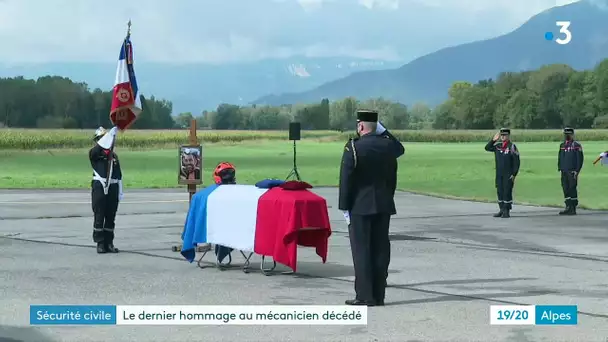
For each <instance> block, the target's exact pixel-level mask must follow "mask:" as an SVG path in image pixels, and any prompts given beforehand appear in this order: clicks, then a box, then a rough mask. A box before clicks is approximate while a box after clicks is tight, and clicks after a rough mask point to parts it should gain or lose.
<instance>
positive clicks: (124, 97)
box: [116, 88, 131, 102]
mask: <svg viewBox="0 0 608 342" xmlns="http://www.w3.org/2000/svg"><path fill="white" fill-rule="evenodd" d="M116 98H117V99H118V101H120V102H129V100H130V99H131V94H130V93H129V91H128V90H127V89H125V88H121V89H119V90H118V94H116Z"/></svg>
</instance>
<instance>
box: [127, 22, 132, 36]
mask: <svg viewBox="0 0 608 342" xmlns="http://www.w3.org/2000/svg"><path fill="white" fill-rule="evenodd" d="M130 35H131V19H129V22H128V23H127V36H130Z"/></svg>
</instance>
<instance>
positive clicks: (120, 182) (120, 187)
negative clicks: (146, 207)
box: [118, 180, 124, 201]
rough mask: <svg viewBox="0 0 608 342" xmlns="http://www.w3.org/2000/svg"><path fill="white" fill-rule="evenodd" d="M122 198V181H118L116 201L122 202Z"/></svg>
mask: <svg viewBox="0 0 608 342" xmlns="http://www.w3.org/2000/svg"><path fill="white" fill-rule="evenodd" d="M123 196H124V193H123V192H122V180H119V181H118V200H119V201H122V197H123Z"/></svg>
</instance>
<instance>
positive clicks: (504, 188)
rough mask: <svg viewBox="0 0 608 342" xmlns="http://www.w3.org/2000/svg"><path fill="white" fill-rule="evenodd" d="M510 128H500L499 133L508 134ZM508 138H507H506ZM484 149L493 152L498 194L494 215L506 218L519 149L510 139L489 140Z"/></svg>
mask: <svg viewBox="0 0 608 342" xmlns="http://www.w3.org/2000/svg"><path fill="white" fill-rule="evenodd" d="M510 134H511V130H510V129H508V128H502V129H501V130H500V135H503V136H508V135H510ZM507 139H508V138H507ZM486 151H488V152H494V159H495V163H496V180H495V186H496V192H497V194H498V207H499V208H500V211H498V213H496V214H494V217H504V218H508V217H510V216H511V215H510V214H509V211H511V209H512V207H513V184H514V181H515V177H517V173H518V172H519V165H520V159H519V151H518V150H517V146H515V144H514V143H513V142H511V140H505V141H495V140H490V141H489V142H488V144H487V145H486Z"/></svg>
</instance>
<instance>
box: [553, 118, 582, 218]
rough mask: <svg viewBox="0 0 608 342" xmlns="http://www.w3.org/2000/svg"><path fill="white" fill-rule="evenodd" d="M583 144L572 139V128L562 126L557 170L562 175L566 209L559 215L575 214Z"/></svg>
mask: <svg viewBox="0 0 608 342" xmlns="http://www.w3.org/2000/svg"><path fill="white" fill-rule="evenodd" d="M583 161H584V156H583V146H582V145H581V144H579V143H578V141H575V140H574V129H572V128H569V127H566V128H564V142H562V143H561V144H560V145H559V154H558V156H557V170H558V171H560V172H561V175H562V190H563V191H564V202H565V204H566V209H565V210H563V211H560V212H559V214H560V215H576V207H577V206H578V193H577V191H576V187H577V185H578V174H579V173H580V172H581V169H582V168H583Z"/></svg>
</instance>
